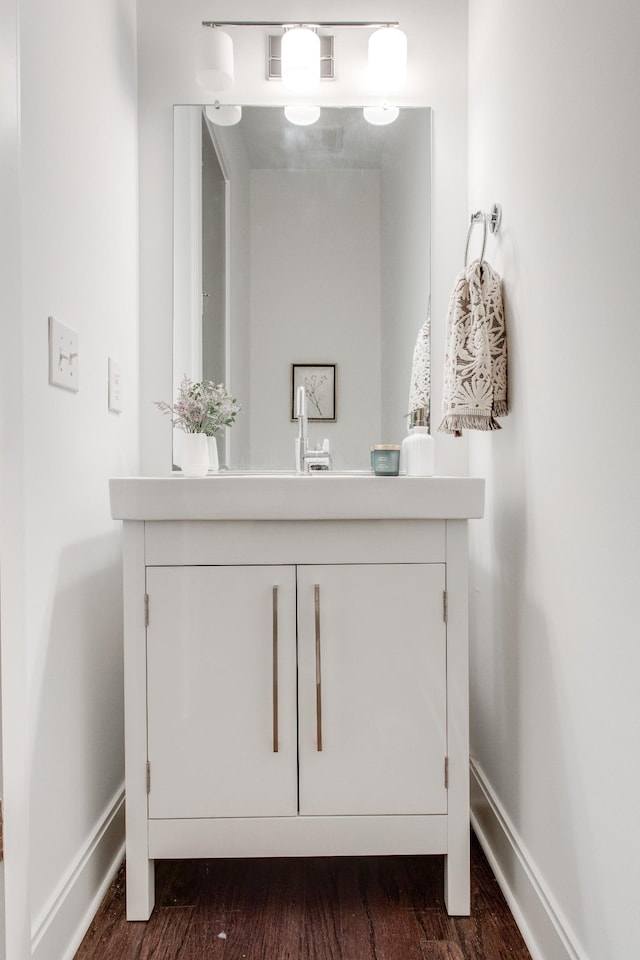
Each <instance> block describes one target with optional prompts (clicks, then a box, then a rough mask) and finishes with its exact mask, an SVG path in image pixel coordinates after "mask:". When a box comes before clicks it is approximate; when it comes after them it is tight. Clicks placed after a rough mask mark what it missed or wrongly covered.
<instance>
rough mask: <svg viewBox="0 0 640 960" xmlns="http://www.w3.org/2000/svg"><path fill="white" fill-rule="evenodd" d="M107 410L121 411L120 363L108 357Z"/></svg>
mask: <svg viewBox="0 0 640 960" xmlns="http://www.w3.org/2000/svg"><path fill="white" fill-rule="evenodd" d="M109 410H113V412H114V413H122V365H121V364H119V363H118V362H117V360H113V359H112V358H111V357H109Z"/></svg>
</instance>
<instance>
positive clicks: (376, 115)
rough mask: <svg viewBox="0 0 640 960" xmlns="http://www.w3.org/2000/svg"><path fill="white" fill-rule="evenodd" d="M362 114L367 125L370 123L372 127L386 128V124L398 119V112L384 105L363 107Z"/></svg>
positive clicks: (396, 109) (396, 108)
mask: <svg viewBox="0 0 640 960" xmlns="http://www.w3.org/2000/svg"><path fill="white" fill-rule="evenodd" d="M362 113H363V114H364V118H365V120H366V121H367V123H372V124H373V125H374V127H386V125H387V124H388V123H393V121H394V120H397V119H398V114H399V113H400V110H399V108H398V107H388V106H387V105H386V104H384V105H383V106H382V107H364V108H363V110H362Z"/></svg>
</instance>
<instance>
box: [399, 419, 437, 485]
mask: <svg viewBox="0 0 640 960" xmlns="http://www.w3.org/2000/svg"><path fill="white" fill-rule="evenodd" d="M400 459H401V461H402V465H403V467H404V472H405V473H406V475H407V476H408V477H432V476H433V475H434V473H435V472H436V471H435V442H434V439H433V437H432V436H431V434H430V433H429V427H428V426H427V410H426V408H425V407H418V409H417V410H413V411H412V412H411V413H410V414H409V435H408V436H406V437H405V438H404V440H403V441H402V449H401V452H400Z"/></svg>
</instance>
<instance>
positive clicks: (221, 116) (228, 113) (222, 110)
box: [205, 100, 242, 127]
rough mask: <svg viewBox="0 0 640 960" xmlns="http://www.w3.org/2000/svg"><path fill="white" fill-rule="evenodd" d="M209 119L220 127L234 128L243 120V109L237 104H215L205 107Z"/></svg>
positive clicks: (217, 102)
mask: <svg viewBox="0 0 640 960" xmlns="http://www.w3.org/2000/svg"><path fill="white" fill-rule="evenodd" d="M205 113H206V115H207V119H208V120H211V123H215V124H216V126H218V127H233V126H234V125H235V124H236V123H240V120H241V119H242V107H241V106H239V105H237V104H235V103H220V101H219V100H216V102H215V103H212V104H210V105H209V106H208V107H205Z"/></svg>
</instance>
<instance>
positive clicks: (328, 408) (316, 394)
mask: <svg viewBox="0 0 640 960" xmlns="http://www.w3.org/2000/svg"><path fill="white" fill-rule="evenodd" d="M298 387H304V388H305V391H306V394H307V417H308V419H309V420H320V421H322V420H324V421H335V420H336V364H335V363H292V364H291V419H292V420H295V419H296V416H295V414H296V393H297V390H298Z"/></svg>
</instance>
